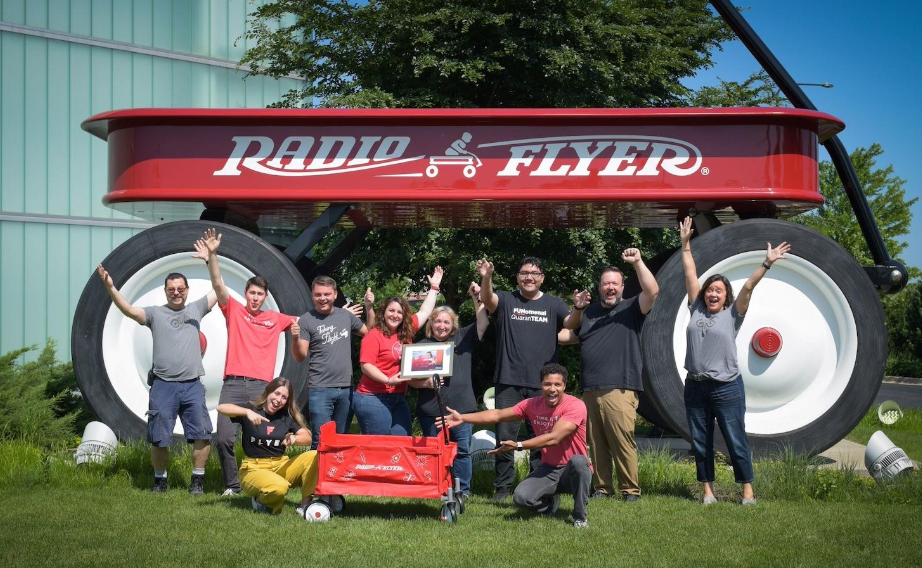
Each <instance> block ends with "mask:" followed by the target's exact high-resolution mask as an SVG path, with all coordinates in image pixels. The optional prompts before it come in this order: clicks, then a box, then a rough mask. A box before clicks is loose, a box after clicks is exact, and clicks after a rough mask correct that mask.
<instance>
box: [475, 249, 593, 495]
mask: <svg viewBox="0 0 922 568" xmlns="http://www.w3.org/2000/svg"><path fill="white" fill-rule="evenodd" d="M477 272H478V273H479V274H480V278H481V282H480V299H481V301H482V302H483V305H484V306H485V307H486V308H487V311H489V312H490V313H491V314H493V316H494V317H495V321H496V371H495V372H494V374H493V380H494V382H495V383H496V408H498V409H503V408H511V407H513V406H515V405H516V404H518V403H519V402H521V401H523V400H526V399H529V398H533V397H536V396H540V395H541V384H540V382H539V377H540V376H541V367H543V366H544V364H545V363H556V362H557V333H558V332H559V331H560V330H561V328H562V327H563V326H564V324H565V323H567V322H568V321H569V320H570V319H571V318H573V317H574V312H571V311H570V309H569V308H568V307H567V304H566V302H564V301H563V300H561V299H560V298H557V297H555V296H551V295H550V294H544V293H543V292H541V285H542V284H543V283H544V271H543V270H542V269H541V261H540V260H539V259H537V258H535V257H531V256H529V257H525V258H524V259H522V262H520V263H519V270H518V273H517V275H516V281H517V283H518V289H516V290H515V291H514V292H494V291H493V263H492V262H489V261H487V260H486V259H482V260H478V261H477ZM579 296H580V298H581V299H582V300H581V301H584V302H585V303H588V302H589V294H588V292H586V291H583V292H581V293H579ZM575 297H576V295H574V298H575ZM519 425H520V423H519V422H500V423H499V424H497V425H496V441H497V442H500V441H501V440H516V439H518V432H519ZM525 428H526V431H527V433H528V437H529V438H531V437H533V436H534V432H533V431H532V428H531V425H530V424H528V423H527V422H526V423H525ZM540 459H541V455H540V452H532V455H531V462H532V464H534V466H537V465H538V464H539V462H540ZM513 460H514V458H513V454H511V453H504V454H498V455H497V456H496V479H495V480H494V481H493V486H494V488H495V490H496V493H495V494H494V495H493V499H494V500H496V501H504V500H506V499H508V498H509V490H510V489H511V488H512V482H513V481H514V480H515V463H514V461H513Z"/></svg>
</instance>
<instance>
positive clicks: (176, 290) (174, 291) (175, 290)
mask: <svg viewBox="0 0 922 568" xmlns="http://www.w3.org/2000/svg"><path fill="white" fill-rule="evenodd" d="M186 290H188V288H186V287H185V286H180V287H179V288H167V289H166V293H167V294H182V293H183V292H185V291H186Z"/></svg>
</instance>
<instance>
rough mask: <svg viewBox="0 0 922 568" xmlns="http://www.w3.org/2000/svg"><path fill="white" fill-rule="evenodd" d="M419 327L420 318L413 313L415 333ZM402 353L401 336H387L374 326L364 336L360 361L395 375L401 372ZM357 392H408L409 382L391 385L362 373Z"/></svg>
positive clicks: (389, 374)
mask: <svg viewBox="0 0 922 568" xmlns="http://www.w3.org/2000/svg"><path fill="white" fill-rule="evenodd" d="M418 329H419V318H417V317H416V314H413V332H414V333H415V332H416V331H417V330H418ZM410 343H413V342H412V341H408V342H407V344H410ZM401 355H403V343H401V341H400V336H399V335H397V334H394V335H392V336H390V337H385V336H384V334H383V333H381V330H380V329H378V328H374V329H372V330H371V331H369V332H368V333H366V334H365V337H363V338H362V347H361V349H360V350H359V363H360V364H361V363H371V364H372V365H374V366H375V367H377V368H378V370H379V371H381V372H382V373H384V375H385V376H388V377H393V376H394V375H396V374H397V373H399V372H400V356H401ZM355 392H358V393H362V394H403V393H405V392H407V384H406V383H402V384H399V385H394V386H390V387H389V386H387V385H385V384H384V383H379V382H378V381H376V380H374V379H371V378H369V377H368V376H367V375H365V374H362V379H361V380H360V381H359V386H358V387H357V388H356V389H355Z"/></svg>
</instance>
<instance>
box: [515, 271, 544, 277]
mask: <svg viewBox="0 0 922 568" xmlns="http://www.w3.org/2000/svg"><path fill="white" fill-rule="evenodd" d="M519 276H521V277H522V278H525V277H526V276H531V277H532V278H537V277H539V276H544V273H543V272H526V271H524V270H523V271H522V272H519Z"/></svg>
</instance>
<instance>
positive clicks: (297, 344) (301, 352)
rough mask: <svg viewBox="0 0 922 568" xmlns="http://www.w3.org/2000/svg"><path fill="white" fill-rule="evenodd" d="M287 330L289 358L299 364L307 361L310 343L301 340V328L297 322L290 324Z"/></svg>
mask: <svg viewBox="0 0 922 568" xmlns="http://www.w3.org/2000/svg"><path fill="white" fill-rule="evenodd" d="M288 330H289V331H290V332H291V356H292V357H294V358H295V361H297V362H298V363H300V362H302V361H304V360H305V359H307V352H308V351H309V350H310V342H309V341H308V340H307V339H301V326H300V324H298V322H297V321H295V322H292V324H291V326H290V327H289V328H288Z"/></svg>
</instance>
